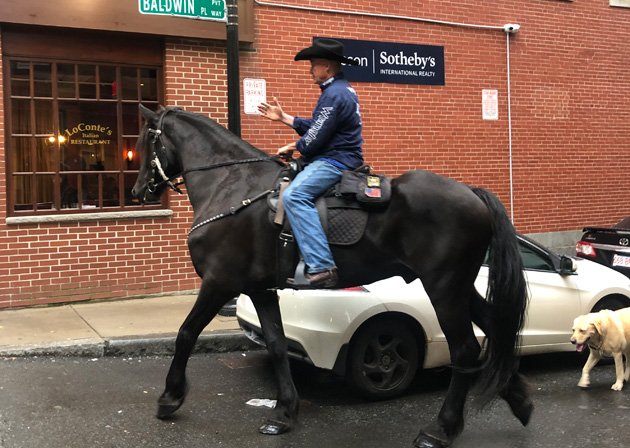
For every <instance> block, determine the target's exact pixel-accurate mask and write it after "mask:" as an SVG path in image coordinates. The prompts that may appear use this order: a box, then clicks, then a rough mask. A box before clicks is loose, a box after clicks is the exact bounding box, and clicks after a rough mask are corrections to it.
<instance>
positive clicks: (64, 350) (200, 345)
mask: <svg viewBox="0 0 630 448" xmlns="http://www.w3.org/2000/svg"><path fill="white" fill-rule="evenodd" d="M176 336H177V335H176V334H167V335H150V336H134V337H120V338H112V339H104V340H87V341H85V342H77V341H68V342H62V343H55V344H50V345H47V346H19V347H18V346H15V347H2V348H0V357H4V358H12V357H16V358H18V357H34V356H57V357H91V358H101V357H105V356H165V355H173V353H174V352H175V338H176ZM258 349H260V346H259V345H257V344H255V343H254V342H252V341H251V340H249V339H248V338H247V336H245V335H244V334H243V333H242V332H241V331H240V330H238V331H226V332H216V333H209V334H202V335H200V336H199V339H198V340H197V343H196V344H195V348H194V350H193V353H225V352H232V351H249V350H258Z"/></svg>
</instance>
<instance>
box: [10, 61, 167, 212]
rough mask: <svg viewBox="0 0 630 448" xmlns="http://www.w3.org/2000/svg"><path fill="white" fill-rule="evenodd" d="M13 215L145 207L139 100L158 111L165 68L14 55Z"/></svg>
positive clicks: (12, 116) (12, 99) (11, 82)
mask: <svg viewBox="0 0 630 448" xmlns="http://www.w3.org/2000/svg"><path fill="white" fill-rule="evenodd" d="M5 70H6V71H7V73H5V79H6V80H7V81H8V83H7V84H8V91H9V95H8V104H7V108H6V110H7V120H6V121H7V127H8V134H9V140H8V142H7V154H8V156H7V162H8V163H7V165H8V176H7V183H8V192H9V195H8V196H9V214H10V215H14V216H15V215H24V214H50V213H76V212H90V211H101V212H102V211H110V210H111V211H114V210H116V211H119V210H128V209H138V208H143V207H153V208H155V207H160V206H163V205H164V204H162V203H152V204H146V205H141V204H139V202H138V201H137V200H136V199H134V198H132V196H131V188H132V187H133V184H134V182H135V179H136V176H137V174H138V168H139V161H138V154H137V152H136V148H135V145H136V140H137V138H138V133H139V130H140V126H141V119H140V115H139V110H138V104H139V103H140V102H142V104H144V105H145V106H147V107H150V108H153V109H156V108H157V106H158V104H159V99H160V98H159V92H160V88H159V86H160V82H161V81H160V79H161V69H160V68H159V67H150V66H127V65H111V64H106V63H102V64H101V63H85V62H66V61H64V62H61V61H46V60H29V59H20V58H10V59H9V60H8V61H7V63H6V64H5Z"/></svg>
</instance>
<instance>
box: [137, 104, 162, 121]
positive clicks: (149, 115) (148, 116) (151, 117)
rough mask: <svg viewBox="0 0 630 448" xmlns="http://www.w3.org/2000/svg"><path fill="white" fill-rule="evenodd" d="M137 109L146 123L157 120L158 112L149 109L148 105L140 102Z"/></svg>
mask: <svg viewBox="0 0 630 448" xmlns="http://www.w3.org/2000/svg"><path fill="white" fill-rule="evenodd" d="M138 107H139V109H140V113H141V114H142V116H143V117H144V119H145V120H146V121H147V123H156V122H157V120H158V114H157V113H155V112H153V111H152V110H151V109H149V108H148V107H146V106H144V105H143V104H142V103H140V104H139V105H138Z"/></svg>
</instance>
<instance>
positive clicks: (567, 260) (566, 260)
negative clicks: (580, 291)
mask: <svg viewBox="0 0 630 448" xmlns="http://www.w3.org/2000/svg"><path fill="white" fill-rule="evenodd" d="M575 271H577V263H576V262H575V260H574V259H573V258H571V257H567V256H566V255H562V256H561V257H560V274H563V275H568V274H573V273H574V272H575Z"/></svg>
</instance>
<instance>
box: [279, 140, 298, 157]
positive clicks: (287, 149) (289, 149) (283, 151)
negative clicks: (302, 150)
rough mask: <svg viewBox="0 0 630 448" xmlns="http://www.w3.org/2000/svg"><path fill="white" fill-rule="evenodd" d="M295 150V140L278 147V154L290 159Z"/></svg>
mask: <svg viewBox="0 0 630 448" xmlns="http://www.w3.org/2000/svg"><path fill="white" fill-rule="evenodd" d="M293 151H295V142H293V143H289V144H288V145H284V146H283V147H282V148H280V149H278V151H277V152H276V154H277V155H279V156H280V157H281V158H283V159H285V160H289V159H291V157H292V156H293Z"/></svg>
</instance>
